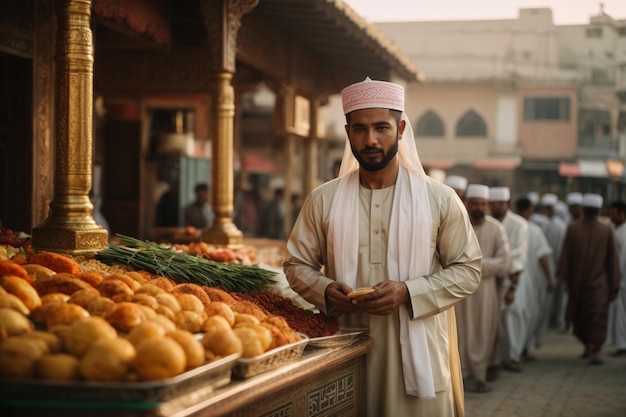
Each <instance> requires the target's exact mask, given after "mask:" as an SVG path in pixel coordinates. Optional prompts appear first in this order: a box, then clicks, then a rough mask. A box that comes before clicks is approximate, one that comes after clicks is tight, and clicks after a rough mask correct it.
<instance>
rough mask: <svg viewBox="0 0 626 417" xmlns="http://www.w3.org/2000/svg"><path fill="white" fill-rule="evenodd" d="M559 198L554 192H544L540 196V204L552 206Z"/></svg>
mask: <svg viewBox="0 0 626 417" xmlns="http://www.w3.org/2000/svg"><path fill="white" fill-rule="evenodd" d="M557 201H559V198H558V197H557V196H556V194H552V193H546V194H544V195H542V196H541V204H542V205H544V206H547V207H554V206H555V205H556V202H557Z"/></svg>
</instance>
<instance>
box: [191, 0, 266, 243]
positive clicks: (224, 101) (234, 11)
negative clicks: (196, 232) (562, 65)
mask: <svg viewBox="0 0 626 417" xmlns="http://www.w3.org/2000/svg"><path fill="white" fill-rule="evenodd" d="M258 3H259V0H202V6H201V7H202V15H203V17H204V25H205V27H206V30H207V34H208V46H209V68H210V70H211V77H212V82H211V120H210V121H211V123H210V126H211V140H212V143H211V150H212V160H211V178H212V181H211V190H212V199H213V211H215V221H214V223H213V227H212V228H211V229H209V230H207V231H205V232H204V233H203V235H202V240H204V241H206V242H209V243H216V244H220V245H238V244H241V242H242V241H243V233H241V231H240V230H239V229H238V228H237V226H235V224H234V223H233V185H234V167H233V143H234V123H235V94H234V89H233V86H232V84H231V82H232V78H233V74H234V73H235V58H236V54H237V32H238V31H239V27H240V26H241V17H242V16H243V15H244V14H246V13H248V12H249V11H250V10H252V9H253V8H254V7H255V6H256V5H257V4H258Z"/></svg>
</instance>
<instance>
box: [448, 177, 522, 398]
mask: <svg viewBox="0 0 626 417" xmlns="http://www.w3.org/2000/svg"><path fill="white" fill-rule="evenodd" d="M465 198H466V206H467V211H468V212H469V215H470V219H471V222H472V226H473V227H474V232H475V233H476V237H477V238H478V242H479V243H480V249H481V251H482V254H483V259H482V280H481V283H480V286H479V287H478V289H477V290H476V292H475V293H474V294H472V295H471V296H469V297H467V298H466V299H465V300H463V301H461V302H460V303H459V304H458V306H457V307H456V314H457V322H458V329H459V351H460V354H461V368H462V370H463V377H464V379H465V381H466V384H465V387H466V389H467V390H468V391H471V392H477V393H484V392H489V391H490V390H491V387H490V386H489V385H487V367H488V366H489V362H490V358H491V353H492V349H493V346H494V343H495V341H496V331H497V328H498V320H499V317H500V311H499V306H500V303H499V295H498V291H497V288H496V277H498V276H503V275H504V274H506V273H507V272H508V269H509V263H510V250H509V241H508V238H507V235H506V231H505V229H504V226H503V225H502V223H500V222H499V221H498V220H496V219H494V218H493V217H491V216H489V215H488V214H486V213H487V210H488V201H489V187H487V186H486V185H482V184H470V185H469V187H467V192H466V194H465Z"/></svg>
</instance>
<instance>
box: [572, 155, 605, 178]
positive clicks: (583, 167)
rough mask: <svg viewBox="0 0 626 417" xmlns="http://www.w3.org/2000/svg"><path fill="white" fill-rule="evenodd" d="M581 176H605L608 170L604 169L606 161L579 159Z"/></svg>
mask: <svg viewBox="0 0 626 417" xmlns="http://www.w3.org/2000/svg"><path fill="white" fill-rule="evenodd" d="M578 165H579V166H580V176H581V177H591V178H606V177H608V176H609V171H608V170H607V169H606V161H594V160H585V159H581V160H580V161H578Z"/></svg>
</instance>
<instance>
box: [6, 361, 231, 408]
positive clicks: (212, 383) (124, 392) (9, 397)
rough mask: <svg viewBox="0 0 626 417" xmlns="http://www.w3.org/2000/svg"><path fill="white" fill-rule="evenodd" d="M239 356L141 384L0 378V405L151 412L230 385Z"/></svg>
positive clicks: (140, 382)
mask: <svg viewBox="0 0 626 417" xmlns="http://www.w3.org/2000/svg"><path fill="white" fill-rule="evenodd" d="M239 356H240V354H239V353H236V354H232V355H229V356H226V357H224V358H221V359H218V360H216V361H213V362H210V363H207V364H205V365H202V366H199V367H197V368H195V369H192V370H190V371H187V372H185V373H183V374H180V375H177V376H175V377H172V378H167V379H161V380H156V381H139V382H126V381H124V382H98V381H50V380H40V379H17V378H0V404H18V403H23V402H29V403H43V404H49V405H50V406H52V407H53V406H55V405H59V406H68V405H74V406H86V407H90V408H134V409H148V408H152V407H156V406H157V405H158V404H159V403H161V402H165V401H168V400H171V399H173V398H176V397H178V396H181V395H183V394H187V393H189V392H191V391H194V390H196V389H200V388H202V389H203V390H205V391H206V390H207V389H217V388H219V387H223V386H225V385H227V384H229V383H230V381H231V374H232V368H233V366H234V365H235V363H236V362H237V359H238V358H239Z"/></svg>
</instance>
